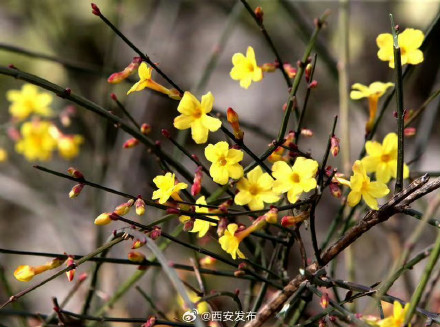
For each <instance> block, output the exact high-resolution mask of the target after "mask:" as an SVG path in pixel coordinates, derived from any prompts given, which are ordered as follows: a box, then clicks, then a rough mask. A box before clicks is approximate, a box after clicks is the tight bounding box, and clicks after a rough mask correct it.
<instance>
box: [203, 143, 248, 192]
mask: <svg viewBox="0 0 440 327" xmlns="http://www.w3.org/2000/svg"><path fill="white" fill-rule="evenodd" d="M205 157H206V159H208V160H209V161H211V162H212V165H211V167H210V168H209V174H210V175H211V177H212V179H213V180H214V182H216V183H218V184H221V185H225V184H226V183H227V182H228V180H229V177H230V178H233V179H239V178H241V177H242V176H243V167H242V166H241V165H240V164H239V162H240V161H242V160H243V152H241V151H240V150H236V149H229V145H228V143H227V142H224V141H221V142H218V143H217V144H215V145H213V144H209V145H208V146H207V147H206V148H205Z"/></svg>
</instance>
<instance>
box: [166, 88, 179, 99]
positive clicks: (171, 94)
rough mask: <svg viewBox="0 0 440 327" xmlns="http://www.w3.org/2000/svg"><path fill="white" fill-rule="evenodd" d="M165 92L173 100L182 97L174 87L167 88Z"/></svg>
mask: <svg viewBox="0 0 440 327" xmlns="http://www.w3.org/2000/svg"><path fill="white" fill-rule="evenodd" d="M166 93H167V94H168V96H169V97H170V98H171V99H173V100H181V99H182V94H181V93H180V92H179V91H178V90H176V89H169V90H168V92H166Z"/></svg>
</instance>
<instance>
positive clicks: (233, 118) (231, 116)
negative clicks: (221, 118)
mask: <svg viewBox="0 0 440 327" xmlns="http://www.w3.org/2000/svg"><path fill="white" fill-rule="evenodd" d="M226 118H227V120H228V122H229V124H231V127H232V130H233V132H234V136H235V138H236V139H238V140H242V139H243V136H244V132H243V131H242V130H241V129H240V122H239V118H238V114H237V113H236V112H235V111H234V109H232V108H228V110H227V112H226Z"/></svg>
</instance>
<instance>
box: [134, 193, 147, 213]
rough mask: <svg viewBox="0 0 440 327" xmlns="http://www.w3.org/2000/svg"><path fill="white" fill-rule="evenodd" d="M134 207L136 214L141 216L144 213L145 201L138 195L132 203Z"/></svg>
mask: <svg viewBox="0 0 440 327" xmlns="http://www.w3.org/2000/svg"><path fill="white" fill-rule="evenodd" d="M134 207H135V208H136V214H137V215H138V216H142V215H144V214H145V201H144V200H143V199H142V198H141V197H140V196H139V197H138V198H137V200H136V202H135V203H134Z"/></svg>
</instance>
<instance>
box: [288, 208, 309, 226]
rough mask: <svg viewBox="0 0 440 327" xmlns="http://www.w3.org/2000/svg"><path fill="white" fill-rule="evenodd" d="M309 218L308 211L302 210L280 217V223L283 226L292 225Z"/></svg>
mask: <svg viewBox="0 0 440 327" xmlns="http://www.w3.org/2000/svg"><path fill="white" fill-rule="evenodd" d="M308 218H309V212H308V211H307V212H302V213H300V214H299V215H297V216H284V217H283V218H281V225H282V226H283V227H293V226H296V224H298V223H300V222H303V221H304V220H306V219H308Z"/></svg>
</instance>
